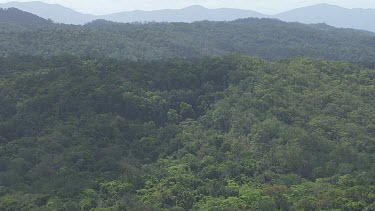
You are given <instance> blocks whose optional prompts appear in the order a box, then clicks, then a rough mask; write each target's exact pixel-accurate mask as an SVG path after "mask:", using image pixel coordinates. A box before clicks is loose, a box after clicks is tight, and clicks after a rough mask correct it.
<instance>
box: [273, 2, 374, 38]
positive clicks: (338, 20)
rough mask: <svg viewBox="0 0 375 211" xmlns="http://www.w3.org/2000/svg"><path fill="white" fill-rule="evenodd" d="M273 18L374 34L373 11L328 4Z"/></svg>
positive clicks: (288, 12)
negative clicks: (322, 24)
mask: <svg viewBox="0 0 375 211" xmlns="http://www.w3.org/2000/svg"><path fill="white" fill-rule="evenodd" d="M273 17H274V18H277V19H280V20H283V21H288V22H291V21H296V22H300V23H326V24H328V25H331V26H335V27H342V28H353V29H362V30H368V31H372V32H375V22H374V20H375V10H374V9H347V8H343V7H340V6H335V5H330V4H318V5H314V6H309V7H303V8H298V9H294V10H290V11H287V12H283V13H280V14H277V15H275V16H273Z"/></svg>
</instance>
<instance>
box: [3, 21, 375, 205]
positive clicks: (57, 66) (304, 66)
mask: <svg viewBox="0 0 375 211" xmlns="http://www.w3.org/2000/svg"><path fill="white" fill-rule="evenodd" d="M197 24H198V25H199V24H204V23H197ZM129 26H131V25H129ZM146 26H151V25H146ZM159 26H160V25H159ZM161 26H163V25H161ZM132 27H137V26H136V25H134V26H132ZM139 27H145V26H143V25H140V26H139ZM46 31H48V30H46ZM62 36H63V35H62ZM72 36H74V35H72ZM374 95H375V71H374V70H373V69H367V68H364V67H360V66H356V65H353V64H350V63H346V62H327V61H325V60H315V59H305V58H300V59H290V60H282V61H279V62H267V61H264V60H261V59H257V58H248V57H242V56H230V57H225V58H219V57H217V58H207V59H199V60H181V59H175V60H167V61H148V62H141V61H139V62H134V61H116V60H107V59H102V60H98V59H90V60H88V59H80V58H76V57H69V56H65V57H53V58H49V59H42V58H38V57H21V58H18V57H9V58H2V59H0V143H1V145H0V210H17V211H18V210H190V209H191V210H374V209H375V169H374V168H375V167H374V158H375V157H374V156H375V154H374V152H375V145H374V137H375V122H374V119H375V108H374V104H375V96H374Z"/></svg>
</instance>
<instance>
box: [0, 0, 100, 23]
mask: <svg viewBox="0 0 375 211" xmlns="http://www.w3.org/2000/svg"><path fill="white" fill-rule="evenodd" d="M0 7H1V8H12V7H14V8H17V9H20V10H23V11H25V12H29V13H32V14H35V15H37V16H39V17H42V18H45V19H51V20H53V21H54V22H57V23H65V24H85V23H87V22H90V21H92V20H95V19H97V18H96V16H95V15H89V14H83V13H80V12H77V11H75V10H72V9H70V8H67V7H64V6H61V5H59V4H47V3H44V2H40V1H32V2H16V1H13V2H8V3H4V4H0Z"/></svg>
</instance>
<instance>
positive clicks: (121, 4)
mask: <svg viewBox="0 0 375 211" xmlns="http://www.w3.org/2000/svg"><path fill="white" fill-rule="evenodd" d="M18 1H28V0H18ZM29 1H30V0H29ZM41 1H44V2H47V3H57V4H61V5H63V6H67V7H70V8H72V9H75V10H77V11H80V12H85V13H93V14H108V13H113V12H119V11H129V10H137V9H138V10H155V9H166V8H169V9H174V8H182V7H186V6H189V5H198V4H199V5H203V6H205V7H208V8H220V7H230V8H241V9H250V10H256V11H259V12H263V13H267V14H274V13H277V12H283V11H286V10H289V9H293V8H297V7H303V6H308V5H313V4H318V3H329V4H335V5H340V6H343V7H347V8H375V0H325V1H324V0H41ZM0 2H2V3H4V2H9V0H0Z"/></svg>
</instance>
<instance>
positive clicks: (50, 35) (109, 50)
mask: <svg viewBox="0 0 375 211" xmlns="http://www.w3.org/2000/svg"><path fill="white" fill-rule="evenodd" d="M374 40H375V36H374V35H373V34H371V33H367V32H361V31H355V30H345V29H336V28H333V27H328V26H322V25H311V26H310V25H304V24H298V23H285V22H282V21H279V20H272V19H241V20H237V21H231V22H209V21H202V22H195V23H190V24H189V23H147V24H123V23H113V22H108V21H94V22H92V23H90V24H87V25H85V26H69V25H54V26H51V27H43V28H37V27H27V26H21V25H12V26H10V25H4V24H0V44H1V45H0V55H1V56H7V55H40V56H45V57H50V56H55V55H61V54H74V55H80V56H85V57H95V58H102V57H109V58H116V59H124V58H126V59H132V60H138V59H146V60H155V59H164V58H198V57H201V56H212V55H227V54H233V53H241V54H245V55H251V56H260V57H262V58H265V59H271V60H275V59H283V58H288V57H296V56H308V57H315V58H325V59H329V60H347V61H355V62H359V61H372V60H374V58H375V42H374Z"/></svg>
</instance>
